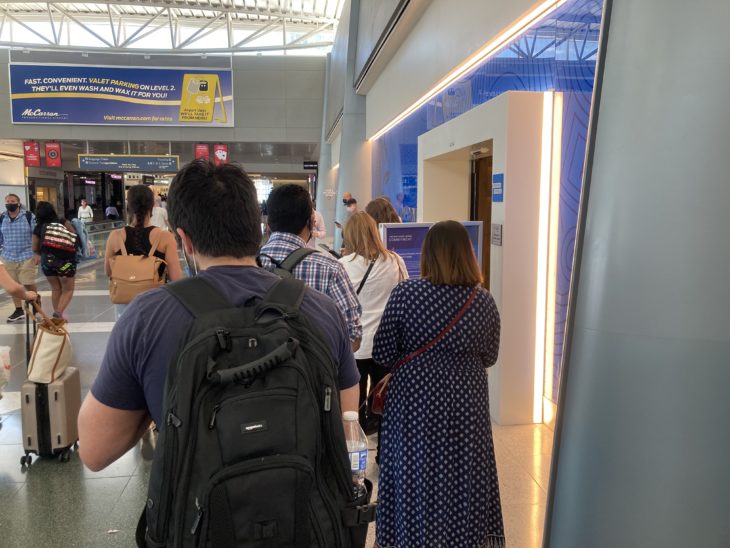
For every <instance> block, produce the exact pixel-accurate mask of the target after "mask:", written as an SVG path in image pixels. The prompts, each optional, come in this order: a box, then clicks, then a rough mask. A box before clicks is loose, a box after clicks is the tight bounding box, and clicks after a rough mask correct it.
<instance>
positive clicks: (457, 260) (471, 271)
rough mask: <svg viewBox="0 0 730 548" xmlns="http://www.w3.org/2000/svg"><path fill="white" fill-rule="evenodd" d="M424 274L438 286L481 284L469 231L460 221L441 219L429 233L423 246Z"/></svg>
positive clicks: (422, 274) (480, 274)
mask: <svg viewBox="0 0 730 548" xmlns="http://www.w3.org/2000/svg"><path fill="white" fill-rule="evenodd" d="M421 276H422V277H423V278H427V279H428V280H429V281H430V282H431V283H432V284H436V285H477V284H480V283H482V273H481V270H480V268H479V265H478V264H477V259H476V257H475V256H474V249H473V248H472V246H471V240H469V233H468V232H467V231H466V229H465V228H464V226H463V225H462V224H461V223H457V222H456V221H441V222H440V223H436V224H435V225H433V226H432V227H431V230H429V231H428V232H427V233H426V238H425V239H424V241H423V247H422V248H421Z"/></svg>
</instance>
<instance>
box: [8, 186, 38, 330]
mask: <svg viewBox="0 0 730 548" xmlns="http://www.w3.org/2000/svg"><path fill="white" fill-rule="evenodd" d="M5 210H6V211H5V213H3V214H2V215H0V246H2V260H3V263H5V268H6V269H7V271H8V274H10V277H11V278H12V279H13V280H15V281H16V282H18V283H19V284H21V285H22V286H24V287H25V289H26V290H28V291H37V288H36V283H35V279H36V275H37V274H38V263H39V262H40V255H36V254H34V253H33V230H34V229H35V215H33V214H32V213H31V212H30V211H26V210H25V209H24V208H23V206H22V205H21V203H20V198H19V197H18V195H17V194H8V195H7V196H6V197H5ZM13 303H14V304H15V311H14V312H13V313H12V314H11V315H10V316H9V317H8V322H19V321H20V320H22V319H23V318H24V314H23V309H22V308H21V305H22V302H21V300H20V299H18V298H16V297H13Z"/></svg>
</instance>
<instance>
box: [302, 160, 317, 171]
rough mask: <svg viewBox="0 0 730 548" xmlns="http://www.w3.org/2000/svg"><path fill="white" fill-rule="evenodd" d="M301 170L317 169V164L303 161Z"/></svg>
mask: <svg viewBox="0 0 730 548" xmlns="http://www.w3.org/2000/svg"><path fill="white" fill-rule="evenodd" d="M302 169H319V162H310V161H305V162H303V163H302Z"/></svg>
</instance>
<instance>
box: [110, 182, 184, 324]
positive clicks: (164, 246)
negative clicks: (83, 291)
mask: <svg viewBox="0 0 730 548" xmlns="http://www.w3.org/2000/svg"><path fill="white" fill-rule="evenodd" d="M154 206H155V196H154V194H153V193H152V190H150V189H149V187H147V186H145V185H136V186H133V187H132V188H130V189H129V190H128V191H127V211H128V212H129V220H128V222H129V224H128V225H127V226H125V227H123V228H119V229H117V230H114V231H113V232H112V233H111V234H109V239H108V240H107V242H106V253H105V255H104V270H105V272H106V275H107V276H109V277H110V278H112V275H113V272H112V263H113V261H112V257H114V256H115V255H122V254H127V255H150V254H151V255H153V256H155V257H157V258H159V259H162V260H163V261H164V262H162V263H161V264H160V266H159V269H160V270H159V277H160V278H162V279H165V278H166V279H168V280H170V281H173V282H174V281H175V280H179V279H180V278H182V277H183V273H182V269H181V268H180V260H179V259H178V254H177V243H176V242H175V237H174V236H173V235H172V232H168V231H166V230H162V229H160V228H158V227H156V226H154V225H153V224H152V222H151V219H152V208H153V207H154ZM123 250H124V252H125V253H123ZM125 307H126V304H116V305H115V312H116V317H117V319H119V316H121V315H122V313H123V312H124V309H125Z"/></svg>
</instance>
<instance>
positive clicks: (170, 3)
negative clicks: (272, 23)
mask: <svg viewBox="0 0 730 548" xmlns="http://www.w3.org/2000/svg"><path fill="white" fill-rule="evenodd" d="M48 3H50V4H54V5H55V4H60V5H64V6H68V5H72V4H79V5H84V4H87V5H98V6H106V5H113V6H119V7H125V6H130V7H136V8H140V7H142V8H171V9H176V10H195V11H202V12H213V13H214V14H215V13H220V12H226V13H231V14H232V15H234V16H235V15H239V16H240V15H244V16H249V15H251V16H256V17H267V18H285V19H287V20H289V21H302V22H308V23H317V24H324V23H337V19H335V18H332V17H324V16H320V15H314V14H311V15H310V14H305V13H292V12H289V11H287V10H283V9H275V8H274V9H271V8H268V9H259V8H252V7H242V6H241V7H238V6H235V5H233V4H225V3H221V4H220V5H217V6H214V5H211V4H209V3H207V2H206V3H196V4H190V3H188V2H187V1H186V0H145V1H144V2H140V1H134V0H99V1H95V2H78V1H74V0H70V1H69V0H49V1H48ZM21 4H22V5H23V6H22V7H25V6H33V5H36V4H35V3H33V2H28V1H27V0H2V1H0V6H6V7H7V8H8V9H9V11H13V12H14V13H17V14H33V13H36V14H37V13H39V12H41V11H43V10H42V8H38V9H37V10H27V9H22V8H21V9H17V8H13V7H11V6H15V5H18V7H21V6H20V5H21ZM37 5H38V6H42V5H43V4H37ZM105 11H106V10H104V11H97V12H96V13H100V14H104V13H105ZM122 13H123V11H122ZM78 15H80V13H79V14H78ZM213 17H215V15H213Z"/></svg>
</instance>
